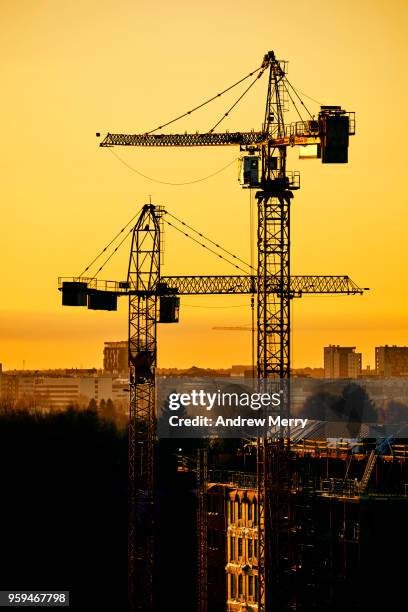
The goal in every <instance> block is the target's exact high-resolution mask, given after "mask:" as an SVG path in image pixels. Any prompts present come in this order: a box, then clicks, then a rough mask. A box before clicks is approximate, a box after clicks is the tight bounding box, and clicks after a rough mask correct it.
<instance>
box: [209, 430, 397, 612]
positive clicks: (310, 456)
mask: <svg viewBox="0 0 408 612" xmlns="http://www.w3.org/2000/svg"><path fill="white" fill-rule="evenodd" d="M407 457H408V445H406V444H398V443H397V442H394V443H393V444H387V443H385V442H384V447H383V448H379V447H378V445H377V444H376V443H375V442H374V441H371V442H370V441H369V440H366V441H365V442H364V443H361V444H355V445H351V444H350V443H349V442H337V443H333V444H332V445H330V444H329V443H328V442H327V441H323V440H313V439H310V440H304V441H302V443H299V444H296V445H293V447H292V451H291V468H292V485H291V492H290V496H291V504H290V507H291V516H290V546H289V548H288V567H287V574H286V580H287V592H288V593H289V594H290V596H289V598H288V601H287V607H286V609H287V610H303V611H309V610H321V611H323V610H325V611H329V610H353V611H357V610H361V611H364V610H366V609H372V610H377V609H380V608H377V607H371V605H370V607H366V606H367V605H368V602H369V601H370V600H372V601H376V602H377V605H379V602H380V601H388V602H391V601H395V602H396V601H398V600H400V599H401V597H402V596H403V591H404V587H403V584H404V583H403V582H401V580H400V578H401V577H402V567H403V566H402V565H401V562H400V560H399V555H401V552H402V551H403V550H405V545H406V543H407V542H406V532H407V529H406V516H407V510H408V462H407ZM248 461H249V462H250V457H246V462H247V463H248ZM208 478H209V481H208V483H207V492H208V507H207V511H208V516H207V529H208V533H207V563H208V568H207V576H208V591H207V595H208V610H209V611H211V612H212V611H214V612H216V611H217V612H218V611H219V612H221V611H225V610H227V611H228V612H238V611H241V610H253V611H257V610H258V603H257V600H256V593H257V583H258V526H259V524H258V521H259V518H258V517H259V510H260V508H259V498H258V491H257V487H256V474H255V472H251V471H248V469H246V470H245V471H243V470H241V471H239V470H237V471H226V470H222V469H213V470H209V476H208ZM404 539H405V545H404ZM222 570H223V571H222ZM373 580H374V583H373ZM376 581H377V582H376ZM271 599H272V601H273V594H272V598H271Z"/></svg>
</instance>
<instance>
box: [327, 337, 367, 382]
mask: <svg viewBox="0 0 408 612" xmlns="http://www.w3.org/2000/svg"><path fill="white" fill-rule="evenodd" d="M355 350H356V347H355V346H339V345H334V344H330V345H329V346H325V347H324V377H325V378H358V377H359V376H360V375H361V361H362V355H361V353H356V352H355Z"/></svg>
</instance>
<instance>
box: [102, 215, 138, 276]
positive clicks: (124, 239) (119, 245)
mask: <svg viewBox="0 0 408 612" xmlns="http://www.w3.org/2000/svg"><path fill="white" fill-rule="evenodd" d="M133 230H134V227H131V228H130V230H129V231H128V233H127V234H126V236H125V237H124V238H123V240H122V241H121V242H120V243H119V244H118V246H117V247H116V249H114V250H113V251H112V253H111V254H110V255H109V257H108V258H107V259H106V260H105V261H104V263H103V264H102V265H101V267H100V268H99V269H98V270H97V272H96V274H95V278H96V277H97V276H98V274H99V272H100V271H101V270H103V268H104V267H105V266H106V264H107V263H108V261H109V260H110V259H111V258H112V257H113V256H114V254H115V253H116V251H118V250H119V249H120V247H121V246H122V244H123V243H124V242H125V241H126V240H127V238H128V236H129V235H130V234H131V233H132V232H133Z"/></svg>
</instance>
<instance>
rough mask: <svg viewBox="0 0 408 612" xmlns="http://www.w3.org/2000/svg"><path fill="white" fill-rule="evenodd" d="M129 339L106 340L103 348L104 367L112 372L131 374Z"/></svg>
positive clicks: (120, 374) (124, 374)
mask: <svg viewBox="0 0 408 612" xmlns="http://www.w3.org/2000/svg"><path fill="white" fill-rule="evenodd" d="M128 346H129V345H128V342H127V340H122V341H120V342H105V347H104V349H103V369H104V371H105V372H109V373H110V374H117V375H119V376H128V375H129V349H128Z"/></svg>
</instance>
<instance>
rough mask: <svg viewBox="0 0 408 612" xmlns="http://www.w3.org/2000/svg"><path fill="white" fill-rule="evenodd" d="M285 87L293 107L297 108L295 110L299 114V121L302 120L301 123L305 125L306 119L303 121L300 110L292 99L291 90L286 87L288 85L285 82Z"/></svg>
mask: <svg viewBox="0 0 408 612" xmlns="http://www.w3.org/2000/svg"><path fill="white" fill-rule="evenodd" d="M283 86H284V88H285V91H286V93H287V94H288V96H289V98H290V101H291V102H292V104H293V106H294V107H295V110H296V112H297V114H298V117H299V119H300V122H301V123H304V119H303V117H302V115H301V114H300V112H299V109H298V107H297V106H296V103H295V101H294V99H293V98H292V96H291V95H290V91H289V89H288V88H287V87H286V83H285V81H283Z"/></svg>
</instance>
